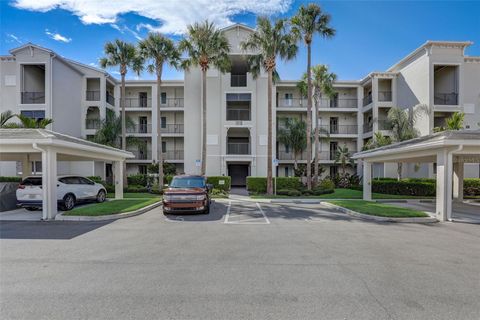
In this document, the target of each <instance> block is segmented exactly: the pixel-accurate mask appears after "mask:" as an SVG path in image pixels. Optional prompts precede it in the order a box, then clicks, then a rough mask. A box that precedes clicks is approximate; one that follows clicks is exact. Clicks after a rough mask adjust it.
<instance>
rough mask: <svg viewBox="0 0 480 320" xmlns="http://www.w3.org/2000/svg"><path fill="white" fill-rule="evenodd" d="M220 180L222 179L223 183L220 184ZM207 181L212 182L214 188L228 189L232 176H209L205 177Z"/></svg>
mask: <svg viewBox="0 0 480 320" xmlns="http://www.w3.org/2000/svg"><path fill="white" fill-rule="evenodd" d="M220 181H223V184H220ZM207 183H210V184H213V188H214V189H219V190H223V191H230V185H231V183H232V178H231V177H229V176H211V177H207Z"/></svg>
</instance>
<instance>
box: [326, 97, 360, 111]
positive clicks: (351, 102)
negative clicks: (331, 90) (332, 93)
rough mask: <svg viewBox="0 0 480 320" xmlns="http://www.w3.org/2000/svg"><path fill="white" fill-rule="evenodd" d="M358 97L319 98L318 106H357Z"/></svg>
mask: <svg viewBox="0 0 480 320" xmlns="http://www.w3.org/2000/svg"><path fill="white" fill-rule="evenodd" d="M357 103H358V99H356V98H337V99H326V98H322V99H321V100H320V106H319V107H320V108H322V109H323V108H357Z"/></svg>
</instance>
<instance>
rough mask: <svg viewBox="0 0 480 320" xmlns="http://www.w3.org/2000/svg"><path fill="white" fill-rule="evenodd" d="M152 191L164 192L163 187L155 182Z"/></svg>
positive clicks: (155, 192) (156, 192) (154, 192)
mask: <svg viewBox="0 0 480 320" xmlns="http://www.w3.org/2000/svg"><path fill="white" fill-rule="evenodd" d="M150 193H153V194H163V188H160V187H159V186H158V183H155V184H154V185H153V186H152V188H151V189H150Z"/></svg>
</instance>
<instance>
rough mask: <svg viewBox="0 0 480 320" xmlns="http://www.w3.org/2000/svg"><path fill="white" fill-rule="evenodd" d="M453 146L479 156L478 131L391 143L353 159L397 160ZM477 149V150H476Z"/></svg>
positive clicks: (455, 131)
mask: <svg viewBox="0 0 480 320" xmlns="http://www.w3.org/2000/svg"><path fill="white" fill-rule="evenodd" d="M455 146H471V147H474V148H475V151H474V154H480V130H453V131H443V132H438V133H434V134H431V135H427V136H422V137H419V138H415V139H411V140H407V141H402V142H398V143H393V144H390V145H387V146H383V147H380V148H376V149H372V150H366V151H362V152H358V153H355V154H354V155H353V157H352V158H353V159H369V160H370V159H375V158H377V157H383V156H388V155H395V154H398V158H399V159H400V158H402V157H409V156H410V155H408V153H411V152H415V151H419V152H420V151H421V153H423V154H424V153H431V154H434V153H436V151H437V150H438V149H440V148H445V147H455ZM476 147H478V150H476Z"/></svg>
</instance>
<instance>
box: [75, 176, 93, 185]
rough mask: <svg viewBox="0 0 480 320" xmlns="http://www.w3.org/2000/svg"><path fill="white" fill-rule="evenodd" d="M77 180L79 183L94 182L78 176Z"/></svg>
mask: <svg viewBox="0 0 480 320" xmlns="http://www.w3.org/2000/svg"><path fill="white" fill-rule="evenodd" d="M78 180H79V181H80V184H88V185H92V184H95V183H94V182H93V181H91V180H89V179H87V178H84V177H78Z"/></svg>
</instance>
